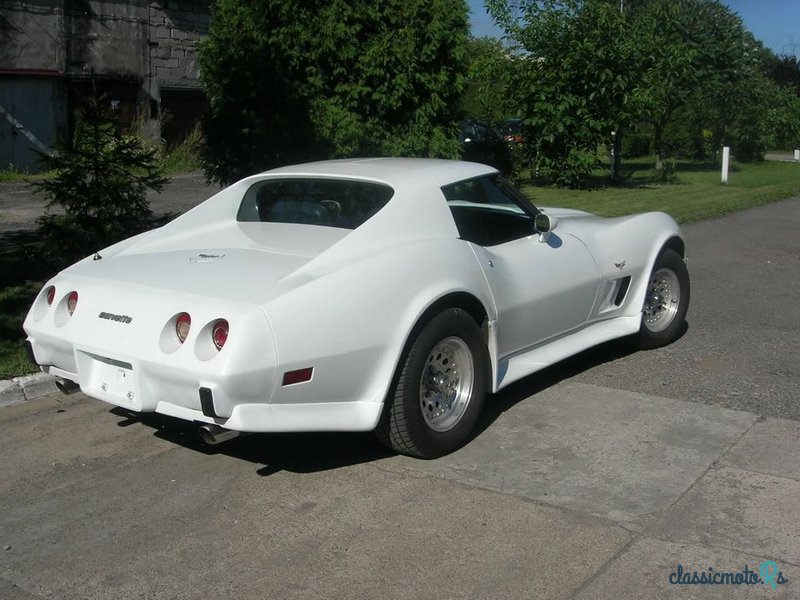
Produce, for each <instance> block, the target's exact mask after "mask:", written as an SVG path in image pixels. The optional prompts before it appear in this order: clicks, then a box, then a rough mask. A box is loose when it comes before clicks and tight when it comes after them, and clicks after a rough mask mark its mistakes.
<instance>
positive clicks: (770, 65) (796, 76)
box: [763, 55, 800, 96]
mask: <svg viewBox="0 0 800 600" xmlns="http://www.w3.org/2000/svg"><path fill="white" fill-rule="evenodd" d="M763 72H764V74H765V75H766V76H767V77H769V78H770V79H771V80H772V81H774V82H775V83H776V84H777V85H778V86H780V87H782V88H791V89H792V90H794V92H795V94H796V95H798V96H800V57H797V56H781V57H777V56H775V55H772V56H768V57H766V60H765V61H764V65H763Z"/></svg>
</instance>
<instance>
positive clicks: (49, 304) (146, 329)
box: [24, 274, 277, 423]
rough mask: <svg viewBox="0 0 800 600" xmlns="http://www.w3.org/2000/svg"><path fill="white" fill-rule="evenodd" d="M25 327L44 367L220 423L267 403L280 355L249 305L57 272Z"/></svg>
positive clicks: (132, 403)
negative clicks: (237, 412)
mask: <svg viewBox="0 0 800 600" xmlns="http://www.w3.org/2000/svg"><path fill="white" fill-rule="evenodd" d="M24 329H25V331H26V333H27V335H28V343H29V344H30V348H31V351H32V356H33V358H34V360H35V361H36V362H37V363H38V364H39V365H40V366H41V368H42V370H43V371H45V372H47V373H50V374H52V375H54V376H56V377H59V378H62V379H65V380H68V381H72V382H74V383H76V384H78V385H79V386H80V389H81V390H82V391H83V392H84V393H85V394H87V395H89V396H92V397H95V398H98V399H100V400H104V401H106V402H109V403H111V404H114V405H117V406H120V407H123V408H127V409H130V410H133V411H137V412H152V411H156V412H160V413H164V414H170V415H173V416H178V417H181V418H186V419H190V420H199V421H205V422H214V423H220V422H224V421H225V420H227V419H228V418H229V417H231V415H232V414H233V411H234V409H235V408H236V406H237V405H241V404H264V403H266V402H269V399H270V396H271V394H272V390H273V388H274V385H275V378H276V363H277V360H276V352H275V347H274V344H273V341H272V336H271V334H270V326H269V322H268V320H267V317H266V315H265V314H264V312H263V311H262V310H261V309H260V308H259V306H258V305H257V304H255V303H246V302H237V301H233V300H230V299H224V298H220V297H218V296H215V295H213V294H210V295H205V296H201V295H199V294H197V293H187V292H180V291H176V290H168V291H165V290H163V289H154V288H152V287H148V286H143V285H136V284H132V283H127V282H124V281H108V280H100V279H92V278H87V277H81V276H75V275H70V274H62V275H59V276H57V277H56V278H54V279H53V280H52V281H50V282H49V283H48V284H47V285H46V286H45V287H44V288H43V289H42V291H41V292H40V293H39V295H38V297H37V298H36V300H35V302H34V304H33V306H32V307H31V310H30V312H29V314H28V316H27V318H26V320H25V323H24Z"/></svg>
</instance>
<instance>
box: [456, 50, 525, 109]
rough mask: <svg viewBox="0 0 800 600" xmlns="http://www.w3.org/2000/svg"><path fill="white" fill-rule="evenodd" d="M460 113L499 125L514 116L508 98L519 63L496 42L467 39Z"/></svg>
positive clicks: (512, 102) (509, 98)
mask: <svg viewBox="0 0 800 600" xmlns="http://www.w3.org/2000/svg"><path fill="white" fill-rule="evenodd" d="M466 57H467V76H466V86H465V91H464V101H463V109H464V113H465V115H466V116H468V117H471V118H473V119H478V120H481V121H486V122H487V123H499V122H501V121H504V120H505V119H508V118H511V117H514V116H516V110H517V107H516V104H515V102H514V101H513V99H512V96H511V94H510V89H511V86H512V85H513V81H514V79H515V75H514V72H515V69H518V68H519V66H520V61H519V60H517V59H516V57H515V56H514V55H512V54H510V53H509V51H508V49H507V48H506V47H505V46H504V45H503V43H502V42H500V41H499V40H497V39H494V38H490V37H482V38H470V40H469V42H468V43H467V47H466Z"/></svg>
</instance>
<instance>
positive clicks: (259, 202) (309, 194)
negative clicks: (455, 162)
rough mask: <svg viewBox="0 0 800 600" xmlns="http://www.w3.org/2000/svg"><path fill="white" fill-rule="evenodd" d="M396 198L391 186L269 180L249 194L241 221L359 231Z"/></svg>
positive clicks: (300, 180) (312, 179) (238, 214)
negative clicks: (295, 224) (393, 197)
mask: <svg viewBox="0 0 800 600" xmlns="http://www.w3.org/2000/svg"><path fill="white" fill-rule="evenodd" d="M393 195H394V190H393V189H392V188H390V187H389V186H386V185H382V184H378V183H371V182H367V181H349V180H344V179H322V178H306V179H265V180H263V181H258V182H256V183H254V184H253V185H251V186H250V188H249V189H248V190H247V192H245V195H244V198H242V203H241V204H240V205H239V212H238V213H237V214H236V220H237V221H243V222H261V223H298V224H304V225H322V226H326V227H341V228H344V229H355V228H356V227H358V226H359V225H361V224H362V223H364V222H365V221H366V220H367V219H369V218H370V217H371V216H372V215H374V214H375V213H376V212H378V211H379V210H380V209H381V208H383V207H384V206H385V205H386V203H387V202H388V201H389V200H390V199H391V197H392V196H393Z"/></svg>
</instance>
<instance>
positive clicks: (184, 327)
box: [175, 313, 192, 344]
mask: <svg viewBox="0 0 800 600" xmlns="http://www.w3.org/2000/svg"><path fill="white" fill-rule="evenodd" d="M191 327H192V317H190V316H189V313H181V314H179V315H178V316H177V318H176V319H175V335H177V336H178V339H179V340H180V342H181V344H182V343H183V342H185V341H186V338H187V337H188V336H189V329H191Z"/></svg>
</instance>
